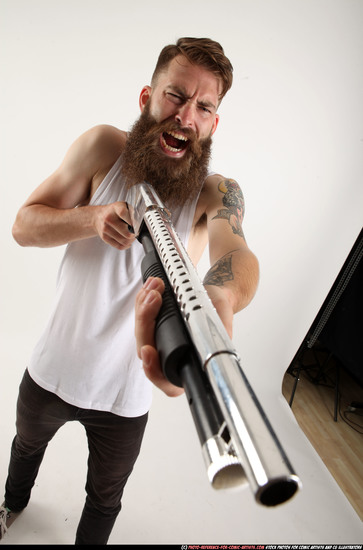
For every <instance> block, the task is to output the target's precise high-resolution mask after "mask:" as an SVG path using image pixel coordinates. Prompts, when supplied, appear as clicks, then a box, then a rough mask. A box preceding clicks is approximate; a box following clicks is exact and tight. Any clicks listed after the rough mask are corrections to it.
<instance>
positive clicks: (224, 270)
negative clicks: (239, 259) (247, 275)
mask: <svg viewBox="0 0 363 550" xmlns="http://www.w3.org/2000/svg"><path fill="white" fill-rule="evenodd" d="M233 279H234V276H233V271H232V253H228V254H226V255H225V256H223V257H222V258H221V259H220V260H217V261H216V263H215V264H214V265H212V267H211V268H210V269H209V270H208V271H207V273H206V275H205V277H204V281H203V284H205V285H215V286H223V285H224V283H225V282H226V281H232V280H233Z"/></svg>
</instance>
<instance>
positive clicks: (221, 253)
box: [203, 176, 259, 336]
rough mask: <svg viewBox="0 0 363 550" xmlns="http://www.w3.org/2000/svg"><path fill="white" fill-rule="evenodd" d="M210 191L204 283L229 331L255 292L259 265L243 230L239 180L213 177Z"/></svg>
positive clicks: (242, 204) (242, 205) (241, 197)
mask: <svg viewBox="0 0 363 550" xmlns="http://www.w3.org/2000/svg"><path fill="white" fill-rule="evenodd" d="M211 180H212V181H211V182H210V183H209V185H208V189H207V190H206V191H207V193H208V206H207V208H206V215H207V230H208V242H209V256H210V263H211V267H210V269H209V270H208V272H207V273H206V275H205V277H204V281H203V283H204V286H205V288H206V290H207V292H208V295H209V297H210V298H211V300H212V302H213V305H214V307H215V308H216V310H217V313H218V314H219V316H220V317H221V319H222V321H223V323H224V325H225V327H226V329H227V331H228V333H229V335H230V336H232V323H233V315H234V314H235V313H237V312H238V311H240V310H241V309H243V308H244V307H246V306H247V305H248V304H249V303H250V301H251V300H252V298H253V296H254V295H255V292H256V289H257V285H258V279H259V265H258V261H257V258H256V256H255V255H254V254H253V252H252V251H251V250H250V249H249V247H248V246H247V243H246V239H245V236H244V233H243V229H242V224H243V218H244V211H245V209H244V199H243V194H242V191H241V189H240V187H239V185H238V184H237V182H236V181H234V180H232V179H224V178H222V177H221V176H213V178H212V179H211Z"/></svg>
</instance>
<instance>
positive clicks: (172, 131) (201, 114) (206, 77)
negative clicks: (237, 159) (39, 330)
mask: <svg viewBox="0 0 363 550" xmlns="http://www.w3.org/2000/svg"><path fill="white" fill-rule="evenodd" d="M219 86H220V83H219V80H218V79H217V78H216V77H215V76H214V75H213V74H212V73H210V72H209V71H206V70H205V69H203V68H201V67H198V66H195V65H191V64H190V63H189V62H188V61H187V60H185V58H184V57H182V56H179V57H177V58H175V59H174V60H173V61H171V63H170V64H169V66H168V69H167V70H166V71H165V72H163V73H161V74H160V75H159V77H158V79H157V82H156V83H154V85H153V87H152V88H150V87H149V86H145V87H144V88H143V90H142V92H141V95H140V107H141V111H142V113H141V116H140V118H139V120H138V121H136V123H135V124H134V126H133V128H132V130H131V132H130V133H129V136H128V140H127V143H126V148H125V151H124V159H123V174H124V177H125V179H126V182H127V184H128V186H130V185H133V184H134V183H139V182H141V181H147V182H148V183H151V184H152V185H153V186H154V187H155V189H156V190H157V192H158V193H159V195H160V197H161V199H162V200H164V201H169V204H175V205H176V204H180V205H182V204H184V203H185V202H186V201H187V200H188V199H189V198H192V197H193V196H195V194H196V193H197V192H198V191H199V190H200V188H201V186H202V184H203V182H204V179H205V177H206V175H207V170H208V163H209V158H210V149H211V136H212V134H213V132H214V131H215V129H216V127H217V123H218V115H217V114H216V109H217V102H218V92H219Z"/></svg>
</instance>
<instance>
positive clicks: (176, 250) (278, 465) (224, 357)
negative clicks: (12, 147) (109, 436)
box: [126, 183, 301, 506]
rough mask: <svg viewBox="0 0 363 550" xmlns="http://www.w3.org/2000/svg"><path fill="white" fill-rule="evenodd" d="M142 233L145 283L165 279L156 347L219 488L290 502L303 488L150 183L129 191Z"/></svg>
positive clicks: (270, 503)
mask: <svg viewBox="0 0 363 550" xmlns="http://www.w3.org/2000/svg"><path fill="white" fill-rule="evenodd" d="M126 200H127V203H128V205H129V206H130V212H131V218H132V224H133V228H134V231H135V234H136V236H137V238H138V239H139V241H140V242H141V243H142V245H143V247H144V251H145V257H144V259H143V261H142V265H141V270H142V274H143V279H144V281H145V280H146V279H147V278H148V277H149V276H154V277H161V278H162V279H163V280H164V283H165V292H164V295H163V305H162V308H161V311H160V313H159V316H158V318H157V323H156V330H155V342H156V347H157V349H158V351H159V356H160V363H161V367H162V369H163V372H164V374H165V376H166V378H167V379H168V380H169V381H170V382H172V383H173V384H175V385H177V386H180V387H183V388H184V389H185V393H186V396H187V399H188V403H189V407H190V410H191V413H192V416H193V420H194V423H195V426H196V429H197V432H198V435H199V439H200V443H201V446H202V452H203V456H204V460H205V463H206V467H207V473H208V477H209V480H210V482H211V484H212V486H213V487H214V488H216V489H224V488H227V487H232V486H236V485H241V484H244V483H247V482H248V483H249V485H250V488H251V490H252V492H253V493H254V496H255V499H256V501H257V502H258V503H260V504H263V505H265V506H275V505H277V504H280V503H283V502H285V501H287V500H289V499H290V498H291V497H292V496H293V495H294V494H295V493H296V491H297V490H298V489H299V487H300V486H301V482H300V480H299V478H298V476H297V475H296V474H295V473H294V471H293V469H292V466H291V464H290V462H289V460H288V458H287V456H286V454H285V452H284V450H283V449H282V447H281V445H280V443H279V441H278V439H277V437H276V434H275V433H274V431H273V429H272V427H271V425H270V422H269V421H268V419H267V417H266V415H265V413H264V412H263V409H262V407H261V405H260V403H259V401H258V400H257V397H256V395H255V394H254V392H253V390H252V388H251V386H250V384H249V382H248V380H247V378H246V376H245V374H244V372H243V370H242V368H241V365H240V359H239V356H238V353H237V352H236V350H235V348H234V346H233V343H232V341H231V340H230V338H229V336H228V334H227V332H226V330H225V328H224V325H223V323H222V322H221V320H220V318H219V316H218V314H217V313H216V311H215V309H214V307H213V305H212V302H211V300H210V299H209V297H208V294H207V292H206V290H205V289H204V286H203V284H202V282H201V280H200V278H199V275H198V273H197V271H196V269H195V267H194V265H193V263H192V261H191V260H190V258H189V256H188V254H187V252H186V250H185V248H184V246H183V244H182V242H181V240H180V238H179V236H178V234H177V232H176V231H175V229H174V227H173V225H172V222H171V216H170V213H169V212H168V210H167V209H166V208H165V206H164V205H163V203H162V202H161V201H160V199H159V197H158V196H157V194H156V192H155V190H154V189H153V187H152V186H151V185H149V184H147V183H141V184H137V185H135V186H133V187H132V188H131V189H130V191H129V192H128V196H127V199H126Z"/></svg>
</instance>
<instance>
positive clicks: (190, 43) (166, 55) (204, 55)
mask: <svg viewBox="0 0 363 550" xmlns="http://www.w3.org/2000/svg"><path fill="white" fill-rule="evenodd" d="M177 55H183V56H184V57H186V59H188V61H189V62H190V63H193V64H194V65H200V66H201V67H204V68H205V69H207V70H208V71H211V72H212V73H214V74H215V75H216V76H217V77H218V78H219V79H220V80H221V82H222V91H221V93H220V96H219V100H220V101H222V99H223V97H224V96H225V95H226V93H227V92H228V90H229V89H230V87H231V86H232V80H233V67H232V65H231V62H230V61H229V59H228V58H227V57H226V56H225V55H224V51H223V48H222V46H221V45H220V44H219V43H218V42H215V41H214V40H211V39H210V38H179V40H178V41H177V43H176V44H170V45H169V46H165V47H164V48H163V49H162V50H161V52H160V55H159V59H158V61H157V64H156V67H155V70H154V73H153V76H152V81H151V82H152V83H154V82H155V81H156V79H157V77H158V75H159V74H160V73H161V72H162V71H163V70H165V69H166V68H167V67H168V65H169V63H170V61H171V60H172V59H174V57H176V56H177Z"/></svg>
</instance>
